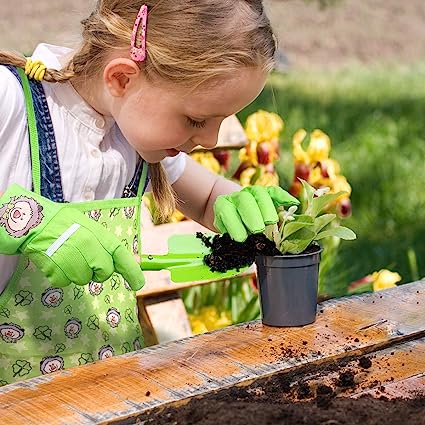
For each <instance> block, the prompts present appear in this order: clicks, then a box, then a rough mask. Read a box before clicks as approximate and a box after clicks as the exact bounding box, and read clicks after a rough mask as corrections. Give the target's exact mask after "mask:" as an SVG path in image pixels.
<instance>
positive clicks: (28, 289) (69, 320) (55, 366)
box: [0, 90, 147, 386]
mask: <svg viewBox="0 0 425 425" xmlns="http://www.w3.org/2000/svg"><path fill="white" fill-rule="evenodd" d="M36 95H37V96H40V91H39V90H38V91H37V93H36ZM33 96H34V91H33ZM36 112H37V111H36ZM46 113H48V110H47V111H46V110H44V111H43V114H46ZM36 116H37V113H36ZM38 143H39V144H40V150H41V145H44V144H46V143H47V144H49V143H52V139H44V138H43V139H39V140H38ZM42 167H43V165H42V164H41V168H42ZM146 168H147V164H144V166H141V167H138V168H137V170H136V174H137V175H136V176H135V177H133V179H132V181H133V182H136V183H137V184H138V186H139V187H127V188H126V192H127V193H131V194H133V193H136V194H137V196H134V197H126V198H122V199H115V200H100V201H90V202H81V203H68V204H67V207H69V208H76V209H78V210H79V211H81V212H83V213H84V214H86V215H87V216H88V217H89V218H91V219H92V220H96V221H97V222H98V223H100V224H101V225H102V226H104V227H105V229H106V231H108V232H111V233H112V234H114V235H115V236H116V237H117V238H118V239H119V240H120V241H121V242H122V243H123V245H124V246H126V247H127V249H128V250H129V251H130V252H132V253H134V254H137V253H139V245H140V243H139V239H140V207H141V196H142V193H143V190H144V188H145V187H146V184H147V182H146V180H147V178H146V176H147V172H146ZM58 172H59V170H58ZM53 177H54V181H56V182H58V181H59V182H60V176H53ZM41 182H42V184H41V194H42V195H43V196H46V197H49V196H51V197H53V198H54V199H55V201H56V202H63V199H62V198H61V194H62V188H61V187H59V188H57V190H58V192H56V194H54V193H53V192H54V191H55V190H56V189H55V188H54V187H52V186H51V185H49V187H48V189H47V188H46V187H45V186H46V184H43V180H42V181H41ZM130 186H131V185H130ZM127 196H128V195H127ZM0 207H1V214H0V225H3V226H8V227H6V228H7V229H8V231H9V233H11V234H13V233H15V234H17V235H18V234H23V233H22V232H26V231H28V230H29V229H30V227H34V226H36V225H37V224H38V220H39V219H40V217H41V214H42V210H41V209H39V208H38V207H37V205H35V204H34V200H33V199H29V198H28V199H23V197H19V199H14V200H13V203H9V204H8V205H6V206H4V207H3V206H0ZM19 208H21V210H19ZM24 209H25V211H27V210H28V211H29V210H30V209H31V211H33V212H35V213H36V214H34V215H32V218H31V222H29V221H27V222H26V223H21V224H16V223H15V222H13V220H10V218H11V217H12V218H13V217H15V218H17V217H18V215H19V214H20V211H23V210H24ZM143 346H144V341H143V335H142V331H141V328H140V324H139V321H138V311H137V302H136V296H135V293H134V292H133V291H132V290H131V288H130V287H129V285H128V283H127V282H126V281H125V280H124V279H123V277H122V276H121V275H118V274H117V273H114V274H113V275H112V276H111V277H110V278H109V279H108V280H107V281H105V282H103V283H99V282H90V283H89V284H88V285H85V286H78V285H74V284H71V285H69V286H66V287H64V288H53V287H52V286H51V285H50V283H49V281H48V280H47V279H46V278H45V277H44V275H43V274H42V273H40V272H39V271H38V270H37V268H36V267H35V266H34V264H32V263H31V262H30V261H29V260H28V258H26V257H24V256H22V257H21V259H20V262H19V265H18V268H17V270H16V272H15V274H14V275H13V276H12V278H11V280H10V282H9V283H8V286H7V288H6V290H5V291H4V292H3V293H2V294H1V295H0V386H1V385H6V384H10V383H13V382H17V381H19V380H23V379H28V378H32V377H35V376H39V375H45V374H49V373H52V372H56V371H58V370H63V369H66V368H70V367H74V366H79V365H83V364H86V363H90V362H93V361H96V360H103V359H107V358H109V357H112V356H115V355H119V354H125V353H128V352H131V351H134V350H139V349H141V348H142V347H143Z"/></svg>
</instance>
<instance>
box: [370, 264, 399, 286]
mask: <svg viewBox="0 0 425 425" xmlns="http://www.w3.org/2000/svg"><path fill="white" fill-rule="evenodd" d="M371 278H372V280H373V290H374V291H375V292H377V291H382V290H383V289H387V288H392V287H394V286H397V285H396V283H397V282H399V281H400V280H401V276H400V275H399V274H398V273H396V272H390V271H389V270H386V269H382V270H379V272H374V273H372V275H371Z"/></svg>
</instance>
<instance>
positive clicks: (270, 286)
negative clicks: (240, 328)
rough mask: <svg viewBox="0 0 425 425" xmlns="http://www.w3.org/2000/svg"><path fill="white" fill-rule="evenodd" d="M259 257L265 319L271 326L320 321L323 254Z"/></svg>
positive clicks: (258, 263)
mask: <svg viewBox="0 0 425 425" xmlns="http://www.w3.org/2000/svg"><path fill="white" fill-rule="evenodd" d="M321 252H322V250H321V248H320V247H319V246H318V247H317V251H314V252H311V253H307V254H298V255H278V256H273V257H266V256H259V257H256V259H255V263H256V265H257V275H258V289H259V294H260V302H261V312H262V320H263V323H264V324H265V325H269V326H303V325H307V324H309V323H313V322H314V321H315V320H316V308H317V290H318V280H319V264H320V254H321Z"/></svg>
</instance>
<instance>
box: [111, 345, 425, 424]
mask: <svg viewBox="0 0 425 425" xmlns="http://www.w3.org/2000/svg"><path fill="white" fill-rule="evenodd" d="M278 351H279V350H277V351H276V355H277V356H279V353H278ZM281 355H283V356H284V357H291V356H294V355H296V352H295V351H294V350H289V349H288V348H286V347H285V348H282V353H281ZM372 362H373V360H372V361H371V360H370V359H369V358H367V357H360V358H359V360H358V367H357V368H354V369H347V368H346V364H345V363H344V362H342V363H340V364H333V365H330V366H325V367H320V366H319V367H316V368H315V367H313V368H312V370H311V371H310V373H313V375H314V376H315V378H314V379H308V376H311V375H309V373H308V372H307V378H306V376H305V375H304V376H303V374H304V373H305V371H304V372H300V373H297V372H295V373H292V374H291V373H289V374H288V373H286V374H280V375H274V376H272V377H271V378H266V379H262V380H258V381H256V382H254V383H253V384H251V385H249V386H247V387H232V388H229V389H226V390H222V391H220V392H217V393H215V394H210V395H207V396H205V397H203V398H200V399H192V400H191V401H190V402H189V403H188V404H186V405H183V406H178V407H169V408H166V409H164V410H157V411H153V412H151V413H149V414H147V415H141V416H139V417H137V418H132V419H128V420H126V421H124V422H119V423H118V424H120V425H130V424H144V425H148V424H155V425H163V424H164V425H165V424H176V425H177V424H178V425H196V424H202V425H225V424H226V425H227V424H232V425H258V424H267V425H292V424H297V425H342V424H344V425H380V424H382V423H384V422H386V423H388V424H391V425H404V424H406V423H408V424H409V425H419V424H421V425H422V424H423V423H424V414H425V397H424V394H420V393H415V394H406V397H408V398H406V399H390V398H389V397H387V396H386V393H385V387H384V386H383V385H382V384H381V383H380V382H378V381H374V382H373V383H372V384H371V388H372V387H373V388H376V387H377V388H378V389H379V394H380V395H379V397H378V398H372V397H370V396H363V397H360V398H357V399H353V398H347V397H348V396H349V395H350V394H353V393H354V392H355V391H356V389H358V385H360V384H358V381H357V378H356V375H357V373H360V374H363V373H364V371H365V370H366V369H369V368H370V367H371V366H372ZM307 368H308V367H307ZM313 370H314V371H313ZM330 373H336V375H335V379H334V380H333V381H332V382H329V381H326V382H328V384H326V385H325V384H324V382H325V379H326V378H327V377H328V375H329V374H330ZM392 379H393V378H392ZM390 380H391V379H390ZM362 389H364V388H363V387H362ZM342 396H345V397H342ZM294 401H295V403H294ZM118 424H117V425H118Z"/></svg>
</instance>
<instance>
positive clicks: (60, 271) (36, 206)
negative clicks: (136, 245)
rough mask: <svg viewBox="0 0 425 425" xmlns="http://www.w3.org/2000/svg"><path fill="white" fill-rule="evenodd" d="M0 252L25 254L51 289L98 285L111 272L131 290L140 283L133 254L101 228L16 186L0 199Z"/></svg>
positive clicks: (141, 276)
mask: <svg viewBox="0 0 425 425" xmlns="http://www.w3.org/2000/svg"><path fill="white" fill-rule="evenodd" d="M0 253H1V254H6V255H15V254H25V255H27V256H28V257H29V259H30V260H31V261H32V262H33V263H34V264H35V265H36V266H37V267H38V269H39V270H41V272H42V273H44V275H45V276H46V277H47V278H48V280H49V281H50V283H51V284H52V285H53V286H56V287H63V286H66V285H69V284H70V283H75V284H77V285H85V284H87V283H89V282H91V281H95V282H104V281H105V280H107V279H108V278H109V277H110V276H111V275H112V274H113V273H114V272H118V273H120V274H121V275H122V276H123V277H124V279H125V280H126V281H127V282H128V284H129V285H130V286H131V288H132V289H133V290H138V289H140V288H141V287H142V286H143V285H144V277H143V273H142V271H141V270H140V266H139V265H138V264H137V262H136V260H135V259H134V257H133V255H132V254H131V253H130V252H129V251H128V250H127V249H126V248H125V247H124V246H123V245H122V244H121V242H120V241H119V240H118V239H116V238H115V236H113V235H112V234H110V233H109V232H108V231H107V230H106V229H105V228H104V227H103V226H102V225H100V224H98V223H97V222H96V221H94V220H91V219H90V218H88V217H86V216H85V215H84V214H83V213H81V212H79V211H78V210H76V209H74V208H72V207H70V206H69V205H67V204H58V203H55V202H52V201H50V200H48V199H46V198H44V197H42V196H40V195H37V194H35V193H33V192H29V191H27V190H25V189H23V188H22V187H20V186H18V185H13V186H11V187H10V188H9V189H8V190H7V191H6V193H4V194H3V196H1V197H0Z"/></svg>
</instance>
